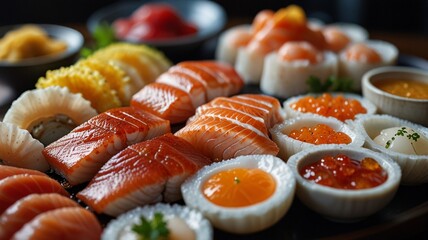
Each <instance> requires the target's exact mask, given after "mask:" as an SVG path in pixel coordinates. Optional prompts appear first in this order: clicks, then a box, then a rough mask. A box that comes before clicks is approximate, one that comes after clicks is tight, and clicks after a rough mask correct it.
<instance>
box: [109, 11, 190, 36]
mask: <svg viewBox="0 0 428 240" xmlns="http://www.w3.org/2000/svg"><path fill="white" fill-rule="evenodd" d="M113 28H114V30H115V33H116V36H117V37H118V38H119V39H126V40H134V41H143V40H165V39H171V38H176V37H181V36H186V35H191V34H194V33H196V32H197V31H198V29H197V27H196V26H195V25H194V24H192V23H188V22H186V21H185V20H184V19H183V18H181V16H180V15H179V13H178V12H177V11H176V10H175V9H174V8H173V7H172V6H170V5H168V4H166V3H147V4H144V5H142V6H141V7H139V8H138V9H137V10H135V11H134V12H133V13H132V15H131V16H130V17H128V18H119V19H117V20H115V21H114V22H113Z"/></svg>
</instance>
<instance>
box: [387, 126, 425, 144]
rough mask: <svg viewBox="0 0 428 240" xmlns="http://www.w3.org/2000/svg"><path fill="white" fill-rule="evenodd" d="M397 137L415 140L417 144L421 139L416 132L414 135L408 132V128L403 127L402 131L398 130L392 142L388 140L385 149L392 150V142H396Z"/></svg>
mask: <svg viewBox="0 0 428 240" xmlns="http://www.w3.org/2000/svg"><path fill="white" fill-rule="evenodd" d="M396 136H402V137H404V136H406V137H407V138H408V139H409V140H413V141H415V142H417V141H418V139H419V138H420V137H421V136H420V135H419V134H418V133H416V132H414V133H409V132H407V128H406V127H401V128H400V129H398V130H397V132H396V133H395V134H394V137H392V138H391V140H388V141H387V142H386V144H385V148H390V147H391V144H392V142H393V141H394V140H395V137H396Z"/></svg>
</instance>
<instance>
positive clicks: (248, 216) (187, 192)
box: [181, 155, 296, 234]
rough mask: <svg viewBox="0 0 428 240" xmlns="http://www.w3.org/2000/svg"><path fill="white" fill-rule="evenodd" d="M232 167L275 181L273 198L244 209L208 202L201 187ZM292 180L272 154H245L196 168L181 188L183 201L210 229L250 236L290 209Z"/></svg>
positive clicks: (287, 171)
mask: <svg viewBox="0 0 428 240" xmlns="http://www.w3.org/2000/svg"><path fill="white" fill-rule="evenodd" d="M234 168H249V169H254V168H258V169H261V170H263V171H265V172H267V173H269V174H271V175H272V176H273V177H274V179H275V181H276V188H275V192H274V193H273V195H272V196H271V197H270V198H268V199H266V200H265V201H262V202H260V203H257V204H253V205H250V206H247V207H222V206H219V205H216V204H214V203H212V202H210V201H209V200H208V199H207V198H205V196H204V195H203V193H202V192H201V189H202V184H204V183H205V181H207V180H208V179H209V178H210V177H211V176H212V175H213V174H216V173H218V172H221V171H225V170H228V169H234ZM295 188H296V180H295V178H294V175H293V173H292V171H291V169H290V168H289V166H288V165H287V164H286V163H285V162H284V161H282V160H281V159H280V158H278V157H275V156H272V155H246V156H239V157H236V158H233V159H230V160H226V161H222V162H217V163H213V164H211V165H208V166H205V167H204V168H202V169H200V170H199V171H198V172H197V173H196V174H194V175H193V176H191V177H190V178H188V179H187V180H186V181H185V182H184V183H183V184H182V186H181V191H182V193H183V198H184V202H185V203H186V205H188V206H189V207H192V208H196V209H198V210H199V211H201V212H202V214H203V215H204V216H205V217H207V218H208V219H209V220H210V222H211V223H212V224H213V225H214V227H216V228H219V229H221V230H224V231H227V232H231V233H239V234H244V233H254V232H258V231H262V230H264V229H267V228H268V227H270V226H272V225H273V224H275V223H276V222H278V221H279V220H280V219H281V218H283V216H284V215H285V214H286V213H287V211H288V209H289V208H290V206H291V204H292V202H293V199H294V193H295Z"/></svg>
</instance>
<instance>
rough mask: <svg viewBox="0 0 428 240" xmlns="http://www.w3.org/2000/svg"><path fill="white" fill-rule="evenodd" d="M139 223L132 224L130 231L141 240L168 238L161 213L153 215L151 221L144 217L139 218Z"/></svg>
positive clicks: (164, 239) (163, 239)
mask: <svg viewBox="0 0 428 240" xmlns="http://www.w3.org/2000/svg"><path fill="white" fill-rule="evenodd" d="M140 220H141V223H139V224H134V225H133V226H132V231H134V232H135V233H137V234H138V235H139V237H140V239H142V240H166V239H168V236H169V230H168V228H167V224H166V221H165V220H164V219H163V214H162V213H155V214H154V216H153V219H152V220H151V221H150V220H147V219H146V218H145V217H144V216H141V218H140Z"/></svg>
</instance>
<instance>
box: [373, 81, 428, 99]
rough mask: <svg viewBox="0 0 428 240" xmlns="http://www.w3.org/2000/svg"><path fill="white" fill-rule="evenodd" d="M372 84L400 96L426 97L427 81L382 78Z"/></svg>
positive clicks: (427, 93)
mask: <svg viewBox="0 0 428 240" xmlns="http://www.w3.org/2000/svg"><path fill="white" fill-rule="evenodd" d="M373 85H375V86H376V87H377V88H379V89H381V90H383V91H385V92H387V93H390V94H394V95H397V96H400V97H407V98H415V99H428V83H424V82H420V81H416V80H409V79H383V80H380V81H377V82H375V83H374V84H373Z"/></svg>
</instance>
